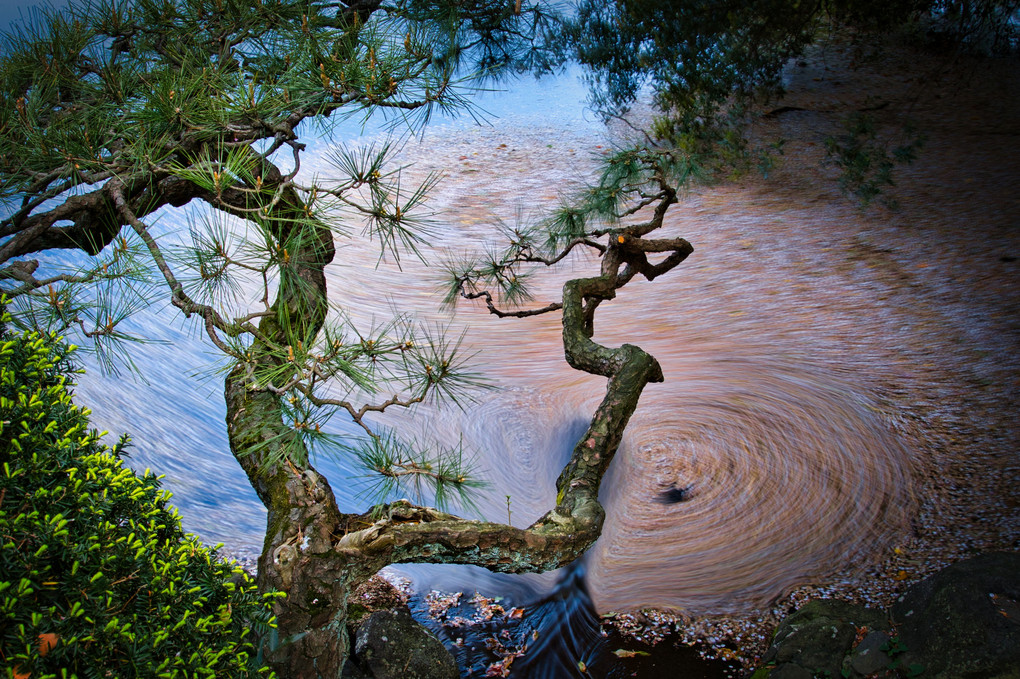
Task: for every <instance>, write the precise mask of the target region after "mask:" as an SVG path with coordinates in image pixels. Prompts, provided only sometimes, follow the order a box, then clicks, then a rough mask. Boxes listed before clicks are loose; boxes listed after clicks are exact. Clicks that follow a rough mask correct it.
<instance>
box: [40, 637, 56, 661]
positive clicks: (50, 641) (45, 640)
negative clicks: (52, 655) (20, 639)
mask: <svg viewBox="0 0 1020 679" xmlns="http://www.w3.org/2000/svg"><path fill="white" fill-rule="evenodd" d="M59 641H60V635H59V634H55V633H53V632H43V633H42V634H40V635H39V655H40V656H42V657H44V658H45V657H46V654H47V653H49V652H50V651H51V650H53V647H54V646H56V645H57V643H58V642H59Z"/></svg>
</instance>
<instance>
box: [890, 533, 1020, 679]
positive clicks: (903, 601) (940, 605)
mask: <svg viewBox="0 0 1020 679" xmlns="http://www.w3.org/2000/svg"><path fill="white" fill-rule="evenodd" d="M892 614H893V618H894V620H895V621H896V624H897V626H898V628H899V636H900V643H901V644H902V645H903V646H904V647H905V648H906V651H905V652H904V653H903V656H902V659H901V662H900V665H901V666H902V667H910V666H911V665H914V664H916V665H920V666H923V668H924V671H923V674H921V676H922V677H924V679H1020V554H1015V553H992V554H983V555H981V556H978V557H974V558H973V559H967V560H966V561H960V562H959V563H955V564H953V565H952V566H949V567H947V568H945V569H943V570H942V571H940V572H938V573H936V574H935V575H933V576H932V577H930V578H927V579H926V580H923V581H922V582H919V583H918V584H916V585H914V586H913V587H911V588H910V589H909V590H908V591H907V592H906V594H904V595H903V596H902V597H901V598H900V600H899V601H898V602H897V603H896V604H895V605H894V606H893V608H892Z"/></svg>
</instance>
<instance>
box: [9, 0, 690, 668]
mask: <svg viewBox="0 0 1020 679" xmlns="http://www.w3.org/2000/svg"><path fill="white" fill-rule="evenodd" d="M550 22H551V17H550V16H549V15H548V14H547V13H546V12H545V10H544V9H543V8H541V7H539V6H532V5H530V4H524V5H522V3H520V2H518V3H514V2H506V1H504V0H491V1H490V0H476V1H472V2H459V1H453V0H396V1H395V2H392V3H385V2H383V1H382V0H364V1H362V0H354V1H353V2H346V3H345V2H340V3H335V2H323V1H318V0H314V1H313V0H92V1H91V2H86V3H85V4H82V5H77V6H74V7H72V9H70V10H68V11H65V12H62V13H59V14H53V13H51V14H50V15H48V16H47V17H45V19H44V20H43V21H40V22H39V23H38V24H37V25H35V26H33V27H27V28H25V30H23V31H22V32H19V33H16V34H11V35H7V36H6V37H5V46H4V50H3V57H2V61H0V198H2V199H3V202H4V212H3V218H2V220H0V287H2V288H3V291H4V292H5V293H6V294H7V295H8V296H9V297H10V299H11V300H12V302H11V310H12V312H14V314H15V320H16V322H18V323H20V324H22V325H26V326H31V327H35V328H40V329H45V330H50V331H56V332H60V333H72V332H73V333H77V334H78V335H79V336H81V337H83V338H86V339H88V340H91V342H92V343H93V346H94V347H95V348H96V350H97V351H98V352H99V353H100V355H101V356H103V357H105V358H107V359H110V360H113V359H115V358H116V357H117V356H118V352H124V351H128V350H127V349H125V342H128V341H130V340H132V339H137V338H133V337H132V336H131V335H130V334H129V333H128V332H127V331H126V330H124V328H125V325H124V321H125V319H127V318H129V317H130V316H131V315H132V314H133V313H135V312H137V311H139V310H142V309H144V308H146V307H147V306H149V305H150V304H151V303H152V301H153V300H155V299H160V298H161V299H164V300H168V301H169V302H170V304H171V305H172V306H173V307H174V308H176V309H177V310H179V312H180V313H181V314H182V315H183V316H185V317H187V318H190V319H192V322H194V323H196V324H197V325H199V326H200V327H201V328H202V330H203V332H204V333H205V335H206V336H207V337H208V340H209V341H210V342H211V343H212V344H213V345H214V346H215V347H216V348H217V349H218V350H219V351H220V352H222V354H223V355H224V356H225V357H226V358H227V359H228V360H229V362H230V363H229V368H228V371H227V375H226V378H225V397H226V402H227V429H228V438H229V442H230V446H231V450H232V452H233V454H234V456H235V457H236V459H237V461H238V463H239V464H240V465H241V467H242V468H243V469H244V471H245V472H246V473H247V475H248V478H249V480H250V482H251V485H252V487H253V488H254V489H255V491H256V493H257V494H258V497H259V498H260V499H261V501H262V502H263V503H264V504H265V506H266V508H267V510H268V525H267V533H266V540H265V543H264V549H263V552H262V555H261V558H260V560H259V573H258V583H259V587H260V588H261V589H262V591H265V592H268V591H273V590H275V591H280V592H284V593H285V594H286V597H283V598H278V599H276V600H275V603H274V613H275V614H276V616H277V624H278V628H277V632H276V634H275V635H274V636H272V637H266V638H265V639H263V644H264V649H263V650H264V652H265V657H266V658H267V659H268V660H269V661H270V663H271V665H272V666H273V668H274V669H275V670H276V671H277V673H278V674H279V675H280V676H287V677H294V678H303V677H336V676H338V675H339V673H340V669H341V668H342V666H343V663H344V661H345V658H346V656H347V639H346V627H345V621H346V612H347V597H348V593H349V592H350V590H351V588H352V587H353V586H355V585H357V584H358V583H359V582H362V581H364V580H365V579H367V578H369V577H370V576H371V575H373V574H374V573H376V572H377V571H378V570H379V569H380V568H382V567H384V566H386V565H387V564H391V563H400V562H441V563H468V564H475V565H480V566H484V567H486V568H490V569H492V570H496V571H503V572H524V571H541V570H547V569H550V568H555V567H558V566H562V565H565V564H566V563H569V562H570V561H572V560H573V559H575V558H576V557H577V556H579V555H580V554H581V553H583V552H584V550H585V549H587V548H588V546H590V545H591V544H592V542H594V540H595V539H596V538H597V537H598V535H599V533H600V531H601V527H602V521H603V517H604V512H603V509H602V507H601V506H600V505H599V503H598V489H599V483H600V481H601V479H602V476H603V475H604V473H605V471H606V469H607V468H608V465H609V464H610V462H611V461H612V459H613V455H614V454H615V452H616V450H617V447H618V445H619V443H620V439H621V437H622V435H623V431H624V428H625V427H626V424H627V421H628V419H629V418H630V416H631V414H632V413H633V412H634V409H635V408H636V406H637V402H638V398H639V396H640V394H641V391H642V389H643V388H644V386H645V385H646V384H647V383H648V382H649V381H660V380H662V379H663V376H662V373H661V370H660V368H659V366H658V363H657V362H656V361H655V359H654V358H653V357H651V356H650V355H648V354H647V353H645V352H644V351H642V350H641V349H639V348H638V347H635V346H632V345H624V346H622V347H619V348H616V349H611V348H608V347H604V346H601V345H599V344H596V343H595V342H594V341H592V335H593V332H594V318H595V312H596V310H597V308H598V306H599V305H600V304H601V303H603V302H605V301H607V300H610V299H612V298H613V297H614V296H615V294H616V290H617V289H618V288H620V287H622V286H623V285H625V284H627V283H628V282H629V281H631V280H632V279H634V277H635V276H637V275H639V274H640V275H642V276H644V277H645V278H647V279H652V278H655V277H657V276H659V275H662V274H664V273H666V272H668V271H670V270H671V269H672V268H673V267H675V266H676V265H678V264H679V263H680V262H682V261H683V260H684V258H686V256H687V255H688V254H689V253H690V251H691V246H690V244H688V243H687V242H686V241H685V240H683V239H682V238H654V237H651V236H652V235H653V233H654V232H655V231H656V230H657V229H658V228H659V227H660V226H662V224H663V219H664V217H665V214H666V212H667V210H668V209H669V208H670V206H672V205H673V204H675V203H676V201H677V195H678V190H679V188H680V187H681V186H683V185H684V184H685V183H687V182H688V181H690V179H691V178H692V177H693V176H694V175H695V174H696V169H697V168H696V167H695V166H694V165H693V164H692V162H691V156H690V155H689V154H685V153H683V152H677V151H675V150H670V149H669V148H661V147H658V146H656V145H655V144H654V143H652V142H651V140H648V142H647V143H643V144H641V145H639V146H638V147H637V148H634V149H630V150H625V151H621V152H619V153H617V154H615V155H613V156H611V157H609V158H608V159H607V161H606V167H605V172H604V174H603V176H602V177H601V179H600V182H599V183H598V184H597V185H596V186H595V187H593V188H592V189H590V190H588V191H586V192H584V193H583V194H582V195H580V196H578V197H577V200H576V201H575V202H573V203H571V204H570V205H569V206H565V207H564V208H563V209H561V210H560V211H558V212H557V213H556V214H554V215H552V217H550V218H549V219H548V220H546V221H544V222H542V223H541V224H537V225H523V224H522V225H517V226H515V227H512V228H510V229H509V230H508V232H507V236H508V245H507V247H506V249H505V250H504V251H502V252H500V253H496V254H492V255H491V256H489V257H488V258H487V259H485V260H483V261H480V262H477V263H473V262H464V263H463V264H462V265H457V266H454V267H451V269H450V271H449V274H450V276H449V279H450V289H449V292H450V295H449V298H448V299H449V301H453V300H455V299H457V298H458V297H465V298H468V299H481V300H483V301H484V302H485V303H486V304H487V306H488V307H489V309H490V311H491V312H492V313H494V314H496V315H498V316H501V317H506V316H528V315H534V314H537V313H555V312H559V313H562V316H563V328H564V331H563V340H564V348H565V352H566V356H567V360H568V362H570V364H571V365H572V366H574V367H575V368H577V369H579V370H584V371H587V372H591V373H594V374H598V375H602V376H605V377H606V378H607V379H608V382H607V390H606V397H605V399H604V401H603V402H602V404H601V405H600V406H599V407H598V409H597V411H596V412H595V414H594V416H593V418H592V422H591V425H590V427H589V429H588V430H587V432H585V434H584V436H583V437H582V438H581V439H580V441H579V442H578V444H577V446H576V447H575V449H574V452H573V454H572V456H571V459H570V461H569V462H568V464H567V466H566V467H565V468H564V470H563V472H562V474H561V475H560V477H559V480H558V482H557V487H558V491H559V492H558V496H557V499H556V506H555V507H554V508H553V509H552V510H550V511H549V512H548V513H547V514H545V515H544V516H543V517H542V518H540V519H539V520H538V521H536V522H535V523H534V524H532V525H531V526H529V527H527V528H515V527H511V526H508V525H504V524H499V523H493V522H487V521H476V520H467V519H463V518H460V517H457V516H455V515H453V514H450V513H448V512H446V511H443V510H441V509H434V508H430V507H424V506H418V505H415V504H412V503H410V502H408V501H398V502H393V503H389V504H383V505H378V506H376V507H372V508H369V509H367V510H366V511H365V512H364V513H360V514H348V513H344V512H341V511H340V510H339V508H338V507H337V504H336V501H335V499H334V496H333V492H332V490H331V488H330V485H329V483H328V482H327V480H326V479H325V478H324V477H323V476H322V475H320V474H319V473H318V472H317V471H316V469H315V467H314V466H313V460H312V456H311V455H310V450H312V449H313V447H314V446H315V445H316V444H317V443H318V442H319V441H320V440H321V438H322V436H323V434H322V431H321V423H322V421H323V420H324V419H325V418H326V417H328V416H329V415H330V414H332V413H340V414H342V415H345V416H346V417H349V418H350V419H351V420H352V421H353V422H355V423H356V424H358V425H360V426H361V427H362V428H363V430H364V432H365V436H364V445H362V446H361V447H360V448H358V449H356V450H354V451H353V454H354V455H356V456H358V457H359V458H360V459H361V461H362V462H363V463H364V464H365V466H367V467H368V468H369V469H370V470H371V471H373V472H374V473H376V474H377V475H379V476H380V478H381V479H382V480H383V482H384V484H386V483H389V484H410V485H412V486H414V485H425V486H430V487H431V490H432V495H433V497H434V498H435V499H436V500H437V501H442V500H443V499H444V498H445V497H448V496H450V495H451V494H462V493H464V492H466V491H468V490H469V489H470V488H471V487H472V486H474V485H476V484H477V479H474V478H473V477H472V476H471V474H470V473H469V471H470V470H469V469H467V468H466V466H465V465H464V463H463V460H462V458H461V456H460V452H459V451H457V450H453V451H447V452H446V453H444V454H439V455H435V454H431V453H425V452H422V451H420V450H417V449H416V448H415V447H414V446H411V445H408V444H404V443H401V442H399V441H397V440H396V439H395V438H394V437H393V436H391V435H389V434H388V433H387V432H385V431H380V430H378V429H377V428H376V427H374V426H373V424H372V422H370V421H369V419H368V418H369V417H370V416H371V415H372V414H374V413H380V412H382V411H385V410H389V409H399V408H407V407H411V406H413V405H415V404H417V403H421V402H424V401H426V400H429V399H433V398H443V397H446V398H449V397H456V396H457V395H458V394H459V393H460V391H461V390H462V389H463V388H465V387H466V386H470V380H471V377H470V373H469V372H467V371H466V370H465V367H464V364H463V357H462V355H461V352H460V351H459V344H458V343H457V342H456V341H451V340H450V339H448V338H446V337H443V336H442V335H437V334H434V333H421V332H419V331H418V330H417V329H416V328H415V326H414V325H413V324H412V323H410V322H406V321H403V320H398V321H396V322H394V323H393V324H392V325H390V326H387V327H385V328H381V329H377V330H375V331H371V332H370V331H366V330H364V329H358V328H355V327H353V326H352V325H351V324H350V323H349V322H348V321H347V320H346V317H345V316H344V315H343V314H342V310H337V309H335V308H333V307H332V306H331V305H330V303H329V301H328V296H327V285H326V277H325V274H324V269H325V267H326V266H327V265H328V264H329V263H330V262H331V261H332V260H333V258H334V255H335V244H334V241H335V240H336V239H341V238H348V237H353V236H351V230H350V228H349V226H350V224H349V223H348V222H347V221H344V218H342V217H341V216H340V215H343V214H345V213H349V212H352V211H353V212H354V213H357V214H358V215H360V216H361V218H362V219H363V220H364V221H365V222H366V223H367V224H368V230H367V237H371V238H378V239H379V241H380V242H381V244H382V247H383V248H384V249H386V250H387V251H389V252H391V253H393V254H394V256H399V254H400V253H401V252H403V253H404V254H405V255H406V254H407V253H408V252H410V253H412V254H413V253H415V252H416V249H417V248H418V247H419V246H420V245H421V243H423V242H424V240H423V239H424V238H425V236H424V235H423V233H422V232H421V230H420V229H419V228H418V227H419V222H418V209H419V208H420V207H421V205H422V203H423V201H424V198H425V196H426V195H427V192H428V189H429V188H430V186H431V185H432V184H433V182H434V181H435V179H434V178H430V179H429V180H427V181H426V182H425V183H424V184H423V185H421V186H417V187H414V188H413V189H411V190H407V188H406V186H404V185H402V184H401V182H400V181H399V177H398V175H397V174H395V173H394V172H393V171H391V170H390V169H389V167H388V166H387V164H386V161H387V157H388V155H389V153H390V149H388V148H383V149H379V150H377V151H374V152H373V151H352V150H343V149H341V150H338V151H336V152H335V153H334V154H333V161H334V162H333V165H334V166H335V168H334V169H335V174H336V176H337V177H338V178H335V179H332V180H330V181H320V182H314V183H303V180H302V179H301V175H300V167H301V158H302V154H303V153H304V151H305V148H306V147H305V144H304V143H303V142H302V141H301V138H300V136H299V132H300V131H302V130H303V129H304V128H300V129H299V127H300V125H301V124H302V123H303V122H306V121H316V122H318V123H320V124H323V125H326V126H327V127H328V125H329V123H330V121H331V120H333V119H335V118H337V117H338V116H341V115H345V114H350V113H352V112H355V113H367V112H377V111H389V112H392V113H394V114H397V115H399V116H402V120H409V121H411V124H412V125H415V124H421V123H423V122H425V121H427V119H428V117H429V115H430V113H431V112H433V111H435V110H437V108H438V109H445V108H456V107H458V106H462V105H463V104H464V97H465V83H463V82H461V80H460V78H461V77H462V74H465V73H467V74H482V75H485V76H495V75H498V74H499V73H500V72H501V71H505V70H508V69H531V70H533V69H541V68H544V67H547V66H548V65H549V64H550V59H551V58H552V56H553V55H552V52H551V51H550V50H548V49H547V48H546V47H544V45H547V44H548V43H547V42H546V41H545V40H543V39H542V38H543V37H544V35H545V33H546V31H547V30H549V28H550V26H551V24H550ZM193 202H194V203H201V204H203V205H204V206H205V207H206V208H207V212H208V214H210V215H212V216H211V217H210V218H209V219H208V220H207V223H206V224H204V225H197V226H195V227H194V228H193V229H192V232H191V233H190V234H189V235H190V240H191V243H190V245H189V246H188V247H176V248H175V247H171V245H170V240H164V239H161V238H160V237H159V233H158V231H157V230H156V229H155V228H154V224H153V219H154V217H155V216H156V215H157V213H158V211H161V210H174V209H180V208H182V207H183V206H185V205H187V204H189V203H193ZM341 208H342V209H341ZM177 240H182V239H180V238H178V239H177ZM575 249H590V250H592V251H594V252H596V253H598V254H599V255H600V257H601V263H600V266H601V271H600V272H599V275H597V276H593V277H588V278H580V279H575V280H573V281H570V282H568V283H567V284H566V286H565V287H564V293H563V299H562V300H561V301H557V302H551V303H549V304H547V305H545V306H542V307H539V308H534V309H521V308H516V309H512V310H504V309H503V308H501V307H500V306H499V305H501V304H503V303H510V304H511V305H512V306H515V305H520V304H523V303H524V302H526V301H527V300H528V294H527V290H526V288H525V287H524V282H525V281H526V279H527V275H528V273H529V270H528V267H532V266H539V267H540V266H552V265H554V264H556V263H557V262H560V261H561V260H563V259H564V258H565V257H567V255H568V254H569V253H571V252H572V251H574V250H575ZM56 250H71V251H74V252H75V253H76V255H77V256H78V259H79V260H81V261H84V262H85V264H84V265H81V266H79V267H77V268H76V269H74V270H67V269H59V268H55V267H54V264H53V262H54V259H53V258H52V257H45V256H43V255H46V254H47V253H51V252H52V251H56ZM650 257H651V259H657V260H658V261H657V262H653V261H651V259H650ZM237 276H241V277H246V278H247V280H254V281H256V285H257V286H258V287H260V293H259V294H256V295H254V297H253V299H254V301H253V302H252V303H251V305H250V306H248V307H247V308H244V309H241V310H238V309H237V306H238V304H237V299H236V298H235V297H234V296H233V294H232V293H233V291H234V288H233V287H232V286H233V285H234V281H235V278H236V277H237ZM490 290H491V291H492V292H490ZM128 355H129V354H128ZM182 361H187V357H182ZM329 385H332V387H331V388H329ZM336 394H348V396H347V397H338V396H337V395H336ZM383 394H385V395H389V394H396V395H395V396H393V397H385V396H380V395H383ZM359 399H361V400H359Z"/></svg>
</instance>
